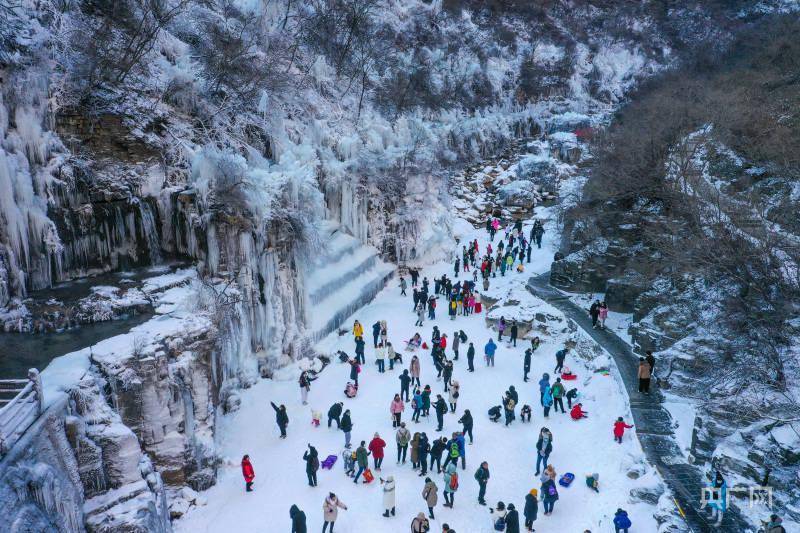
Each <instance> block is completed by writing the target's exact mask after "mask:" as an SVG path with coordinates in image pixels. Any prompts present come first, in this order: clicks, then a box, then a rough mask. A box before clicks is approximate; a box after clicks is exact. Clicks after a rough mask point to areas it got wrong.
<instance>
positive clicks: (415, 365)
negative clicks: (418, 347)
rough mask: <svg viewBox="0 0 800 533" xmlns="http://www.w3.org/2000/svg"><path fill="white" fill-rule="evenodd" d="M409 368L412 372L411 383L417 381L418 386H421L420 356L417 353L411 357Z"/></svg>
mask: <svg viewBox="0 0 800 533" xmlns="http://www.w3.org/2000/svg"><path fill="white" fill-rule="evenodd" d="M408 370H409V371H410V372H411V383H414V382H415V381H416V382H417V387H419V386H420V382H419V373H420V364H419V357H417V356H416V355H415V356H414V357H412V358H411V363H410V364H409V365H408Z"/></svg>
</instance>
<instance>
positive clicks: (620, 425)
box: [614, 416, 633, 444]
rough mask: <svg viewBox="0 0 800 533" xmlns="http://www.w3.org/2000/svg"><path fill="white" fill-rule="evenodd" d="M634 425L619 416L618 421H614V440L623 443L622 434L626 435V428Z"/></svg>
mask: <svg viewBox="0 0 800 533" xmlns="http://www.w3.org/2000/svg"><path fill="white" fill-rule="evenodd" d="M632 427H633V426H629V425H628V424H626V423H625V421H624V420H623V418H622V417H621V416H620V417H618V418H617V421H616V422H614V440H615V441H617V442H618V443H620V444H622V436H623V435H625V430H626V429H631V428H632Z"/></svg>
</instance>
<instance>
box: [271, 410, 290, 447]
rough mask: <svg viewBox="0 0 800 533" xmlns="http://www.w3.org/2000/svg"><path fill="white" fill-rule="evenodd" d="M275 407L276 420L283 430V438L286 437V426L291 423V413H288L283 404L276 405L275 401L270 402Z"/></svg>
mask: <svg viewBox="0 0 800 533" xmlns="http://www.w3.org/2000/svg"><path fill="white" fill-rule="evenodd" d="M269 404H270V405H271V406H272V408H273V409H275V422H276V423H277V424H278V428H280V430H281V438H282V439H285V438H286V426H288V425H289V415H288V414H286V406H285V405H283V404H281V406H280V407H278V406H277V405H275V402H269Z"/></svg>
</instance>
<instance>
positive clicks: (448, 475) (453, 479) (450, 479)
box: [444, 463, 458, 509]
mask: <svg viewBox="0 0 800 533" xmlns="http://www.w3.org/2000/svg"><path fill="white" fill-rule="evenodd" d="M457 490H458V473H457V472H456V465H455V464H453V463H450V464H449V465H447V468H446V469H445V471H444V501H445V504H444V506H445V507H449V508H450V509H452V508H453V503H454V502H455V495H456V491H457Z"/></svg>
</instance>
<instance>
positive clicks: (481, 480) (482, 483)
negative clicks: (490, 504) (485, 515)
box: [475, 461, 490, 505]
mask: <svg viewBox="0 0 800 533" xmlns="http://www.w3.org/2000/svg"><path fill="white" fill-rule="evenodd" d="M489 477H490V475H489V463H487V462H486V461H483V462H482V463H481V466H479V467H478V469H477V470H476V471H475V481H477V482H478V503H479V504H481V505H486V485H487V484H488V483H489Z"/></svg>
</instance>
